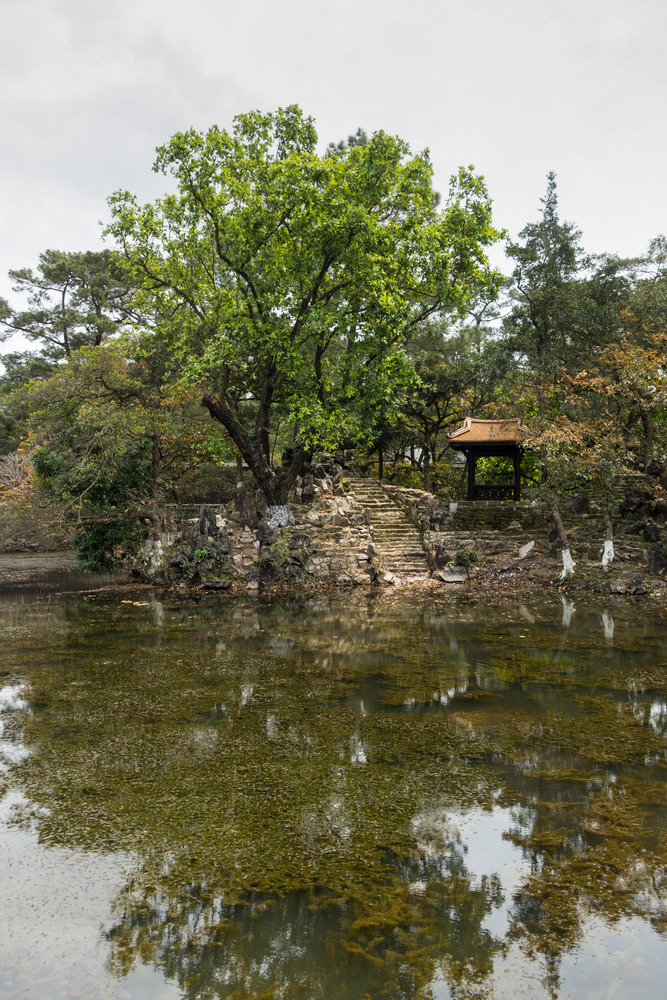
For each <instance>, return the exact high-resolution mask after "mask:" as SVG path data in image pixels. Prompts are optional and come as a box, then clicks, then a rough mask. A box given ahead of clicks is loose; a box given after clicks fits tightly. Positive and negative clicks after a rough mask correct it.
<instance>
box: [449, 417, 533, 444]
mask: <svg viewBox="0 0 667 1000" xmlns="http://www.w3.org/2000/svg"><path fill="white" fill-rule="evenodd" d="M527 431H528V428H527V427H524V425H523V424H522V423H521V418H520V417H514V418H512V419H508V420H478V419H477V417H466V419H465V423H464V425H463V427H458V428H457V429H456V430H455V431H450V432H449V434H448V435H447V440H448V441H450V442H451V443H452V445H453V447H457V446H463V447H465V446H466V445H469V444H518V443H519V442H520V441H522V440H523V436H524V434H526V432H527Z"/></svg>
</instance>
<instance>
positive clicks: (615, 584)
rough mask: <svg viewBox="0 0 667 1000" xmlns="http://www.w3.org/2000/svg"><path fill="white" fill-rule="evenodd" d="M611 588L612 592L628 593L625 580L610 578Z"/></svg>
mask: <svg viewBox="0 0 667 1000" xmlns="http://www.w3.org/2000/svg"><path fill="white" fill-rule="evenodd" d="M609 589H610V590H611V592H612V594H627V592H628V587H627V584H626V583H624V581H623V580H610V581H609Z"/></svg>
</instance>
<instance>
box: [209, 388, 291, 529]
mask: <svg viewBox="0 0 667 1000" xmlns="http://www.w3.org/2000/svg"><path fill="white" fill-rule="evenodd" d="M202 406H205V407H206V409H207V410H208V411H209V413H210V414H211V416H212V417H213V418H214V419H215V420H218V421H219V422H220V423H221V424H222V426H223V427H224V428H225V430H226V431H227V432H228V434H229V436H230V437H231V439H232V441H233V442H234V444H235V445H236V447H237V448H238V450H239V451H240V453H241V455H242V456H243V460H244V461H245V463H246V465H247V466H248V468H249V469H250V471H251V472H252V474H253V477H254V479H255V482H256V483H257V485H258V486H259V488H260V490H261V491H262V493H263V494H264V496H265V497H266V502H267V504H268V506H269V519H271V518H272V517H274V516H275V518H276V519H277V520H276V521H275V523H276V524H277V523H284V524H288V523H292V522H291V521H289V517H291V514H289V515H288V512H289V507H288V506H287V499H288V496H289V491H290V489H291V488H292V486H294V484H295V483H296V480H297V477H298V476H299V475H300V473H301V470H302V468H303V464H304V461H305V460H306V457H307V456H306V450H305V448H304V446H303V445H299V447H297V448H294V449H293V452H292V457H291V459H290V461H289V464H287V465H282V466H280V468H279V469H277V470H276V471H275V472H274V471H273V469H272V468H271V466H270V464H269V461H268V459H267V457H266V451H265V450H264V445H265V443H266V442H265V439H264V426H265V425H264V424H263V423H260V425H259V427H258V428H256V432H255V434H249V433H248V432H247V431H246V429H245V428H244V427H243V425H242V424H241V423H240V421H239V420H238V418H237V416H236V414H235V413H234V411H233V410H232V408H231V407H230V406H228V405H227V403H226V402H225V400H224V399H222V400H219V399H217V398H216V397H215V396H213V395H211V394H210V393H207V394H206V395H205V396H203V397H202ZM274 507H277V508H280V511H276V512H273V511H272V508H274ZM286 518H287V520H286Z"/></svg>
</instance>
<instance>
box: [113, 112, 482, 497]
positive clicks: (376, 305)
mask: <svg viewBox="0 0 667 1000" xmlns="http://www.w3.org/2000/svg"><path fill="white" fill-rule="evenodd" d="M316 142H317V135H316V132H315V128H314V124H313V121H312V119H310V118H308V117H306V116H304V115H303V113H302V112H301V111H300V109H298V108H297V107H295V106H292V107H289V108H286V109H281V110H279V111H278V112H277V113H275V114H266V115H263V114H260V113H259V112H253V113H251V114H247V115H240V116H238V117H237V118H236V119H235V122H234V128H233V130H232V131H231V132H227V131H225V130H220V129H219V128H217V127H213V128H211V129H209V131H208V132H207V133H205V134H204V133H199V132H196V131H194V130H191V131H189V132H186V133H178V134H177V135H175V136H174V137H173V138H172V139H171V141H170V142H169V143H167V144H166V145H165V146H163V147H161V148H159V149H158V151H157V159H156V163H155V169H156V170H158V171H162V172H164V173H167V174H171V176H172V177H173V178H174V179H175V181H176V184H177V188H178V190H177V193H176V194H174V195H170V196H168V197H165V198H163V199H160V200H158V201H156V202H155V203H154V204H150V205H145V206H140V205H139V204H138V202H137V201H136V199H135V198H134V197H133V196H132V195H130V194H128V193H127V192H119V193H117V194H115V195H114V196H113V197H112V198H111V199H110V205H111V210H112V214H113V221H112V223H111V225H110V226H109V229H108V231H109V233H110V234H111V235H113V236H114V237H115V238H116V240H117V242H118V246H119V249H120V254H121V256H122V257H123V258H124V260H125V262H126V266H127V269H128V272H129V275H130V278H131V281H132V282H134V283H136V284H137V285H138V286H139V292H138V294H137V302H138V304H139V306H140V307H141V308H151V309H154V310H155V311H156V312H157V314H158V315H159V316H160V317H162V318H161V319H160V321H159V324H158V326H159V331H160V335H161V336H163V337H164V338H165V342H166V343H168V345H169V349H170V352H171V356H172V371H174V372H175V373H176V372H177V373H178V377H179V379H180V380H181V382H182V383H183V384H184V385H188V386H193V387H200V388H201V389H202V390H203V391H204V402H205V405H206V406H208V408H209V410H210V412H211V414H212V415H213V416H214V417H215V419H217V420H219V421H220V422H221V423H222V424H223V425H224V426H225V428H226V430H227V431H228V433H229V434H230V436H231V437H232V439H233V441H234V443H235V444H236V446H237V447H238V448H239V450H240V451H241V453H242V455H243V457H244V460H245V461H246V462H247V464H248V465H249V467H250V468H251V470H252V472H253V474H254V475H255V478H256V480H257V482H258V483H259V485H260V487H261V488H262V489H263V490H264V492H265V494H266V496H267V498H268V499H269V501H270V502H271V503H274V502H276V503H282V502H284V499H285V496H286V491H287V489H288V488H289V486H290V485H291V484H292V483H293V482H294V480H295V478H296V475H297V474H298V471H299V463H300V461H301V460H302V458H303V455H305V454H306V453H307V452H309V451H312V450H313V449H314V448H315V447H316V446H319V447H325V448H329V449H330V448H333V447H335V446H336V445H337V444H339V443H341V442H343V441H347V442H349V441H352V440H360V439H365V438H367V437H368V436H369V433H372V430H371V429H372V425H373V418H374V416H375V414H377V413H378V412H382V413H384V414H385V415H386V417H387V418H388V419H392V414H394V413H395V412H396V408H397V406H398V405H399V404H400V402H401V400H402V399H403V398H404V397H405V395H406V393H407V392H409V391H410V390H411V389H412V387H413V386H414V385H415V384H416V383H415V377H414V368H413V366H412V365H411V363H410V361H409V359H408V358H407V356H406V353H405V345H406V344H407V343H408V341H409V339H410V337H411V336H412V332H413V330H414V329H415V327H416V326H417V324H418V323H420V322H421V321H422V320H423V319H425V318H426V317H428V316H430V315H434V314H436V313H438V312H441V311H442V310H443V309H464V308H465V307H466V305H467V303H468V302H469V300H470V299H471V297H472V296H473V295H474V294H475V293H476V292H477V291H479V290H481V289H484V288H487V289H492V288H494V287H495V286H496V285H497V283H498V281H499V275H498V274H497V273H496V272H494V271H493V270H492V269H491V268H490V267H489V265H488V262H487V260H486V256H485V248H486V247H487V246H488V245H490V244H491V243H493V242H494V241H495V240H496V239H497V238H498V235H499V234H498V232H497V231H496V230H495V229H494V228H493V226H492V222H491V210H490V201H489V198H488V195H487V192H486V188H485V186H484V183H483V181H482V179H481V178H480V177H478V176H476V175H475V174H474V173H473V172H472V170H470V169H461V170H460V171H459V173H458V174H457V175H456V176H455V177H454V178H453V179H452V183H451V188H450V194H449V198H448V200H447V203H446V206H445V207H444V209H442V210H439V209H438V198H437V196H436V194H435V192H434V191H433V188H432V183H431V181H432V167H431V163H430V160H429V157H428V154H427V153H421V154H419V155H417V156H412V157H411V156H410V151H409V148H408V146H407V144H406V143H405V142H403V141H402V140H401V139H399V138H396V137H393V136H389V135H387V134H385V133H384V132H377V133H374V134H373V135H371V136H370V137H368V136H367V137H364V138H363V141H362V137H355V139H354V141H352V142H348V143H347V144H344V145H343V147H342V148H337V149H336V150H335V152H330V153H328V154H326V155H325V156H324V157H322V156H319V155H318V154H317V152H316ZM241 401H243V404H241ZM277 410H280V411H281V413H283V414H285V415H286V417H285V419H286V424H287V426H288V427H290V428H291V429H292V430H291V432H290V440H287V441H285V444H286V445H289V446H290V447H292V449H293V455H294V456H295V460H294V462H293V463H292V466H291V467H290V469H289V470H286V469H280V468H278V469H276V468H275V467H274V464H273V463H272V459H271V455H270V449H269V447H268V440H269V434H270V433H271V432H272V430H273V428H274V426H275V421H276V412H277Z"/></svg>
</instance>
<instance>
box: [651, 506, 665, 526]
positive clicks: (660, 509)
mask: <svg viewBox="0 0 667 1000" xmlns="http://www.w3.org/2000/svg"><path fill="white" fill-rule="evenodd" d="M651 515H652V516H653V517H654V518H655V520H656V521H659V522H660V523H661V524H664V523H665V521H667V503H662V502H661V501H659V502H658V503H654V504H653V506H652V507H651Z"/></svg>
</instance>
